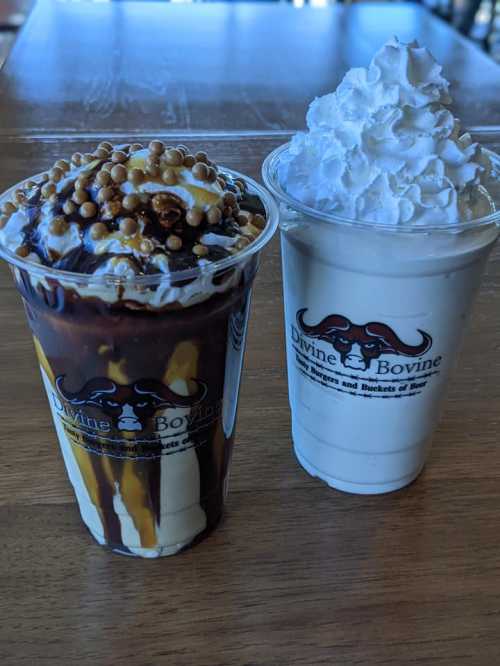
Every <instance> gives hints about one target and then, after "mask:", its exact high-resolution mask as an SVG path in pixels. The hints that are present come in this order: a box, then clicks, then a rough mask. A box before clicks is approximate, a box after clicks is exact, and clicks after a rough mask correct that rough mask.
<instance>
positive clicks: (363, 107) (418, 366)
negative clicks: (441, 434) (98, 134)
mask: <svg viewBox="0 0 500 666" xmlns="http://www.w3.org/2000/svg"><path fill="white" fill-rule="evenodd" d="M449 88H450V86H449V83H448V82H447V81H446V79H445V78H444V76H443V73H442V68H441V67H440V65H439V64H438V63H437V62H436V61H435V60H434V58H433V56H432V55H431V54H430V53H429V51H428V50H427V49H425V48H423V47H421V46H419V45H418V44H417V43H416V42H413V43H410V44H404V43H401V42H399V41H398V40H397V39H393V40H390V41H389V42H388V43H387V44H385V45H384V46H383V47H382V48H381V50H380V51H379V52H378V53H376V54H375V56H374V57H373V59H372V61H371V63H370V64H369V65H368V67H366V68H365V67H362V68H355V69H351V70H350V71H349V72H347V73H346V75H345V76H344V79H343V80H342V82H341V83H340V85H339V86H338V88H337V90H336V91H335V92H332V93H330V94H328V95H325V96H323V97H320V98H318V99H316V100H314V101H313V102H312V104H311V105H310V107H309V111H308V113H307V130H306V131H304V132H299V133H298V134H297V135H295V136H294V137H293V139H292V140H291V142H290V143H289V144H287V145H286V146H283V147H281V148H279V149H278V150H277V151H275V153H274V154H272V155H271V156H269V158H268V159H267V160H266V163H265V165H264V172H263V173H264V179H265V181H266V184H268V186H269V187H270V189H271V190H272V191H273V192H274V193H275V195H276V196H277V198H278V199H279V200H280V201H281V203H282V210H281V221H280V226H281V230H282V257H283V276H284V294H285V319H286V337H287V362H288V381H289V394H290V405H291V410H292V433H293V440H294V446H295V451H296V453H297V456H298V458H299V461H300V462H301V464H302V465H303V467H304V468H305V469H306V470H307V471H309V472H310V473H311V474H313V475H315V476H318V477H320V478H322V479H324V480H325V481H327V483H329V484H330V485H331V486H333V487H335V488H339V489H341V490H346V491H350V492H355V493H380V492H387V491H390V490H395V489H397V488H401V487H402V486H404V485H406V484H408V483H410V482H411V481H412V480H413V479H414V478H415V477H416V476H417V475H418V473H419V472H420V470H421V469H422V467H423V465H424V462H425V460H426V454H427V451H428V449H429V446H430V441H431V437H432V433H433V431H434V428H435V426H436V422H437V418H438V415H439V410H440V406H441V404H442V397H443V395H444V390H445V386H446V380H447V377H448V375H449V371H450V369H451V367H452V365H453V362H454V358H455V356H456V352H457V349H458V346H459V343H460V340H461V337H462V334H463V332H464V329H465V323H466V321H467V318H468V315H469V312H470V308H471V304H472V302H473V299H474V296H475V294H476V292H477V289H478V287H479V282H480V279H481V275H482V273H483V270H484V266H485V263H486V260H487V257H488V254H489V252H490V251H491V248H492V246H493V244H494V242H495V241H496V239H497V236H498V223H499V221H500V216H499V214H498V213H496V212H495V196H496V195H495V184H494V183H495V178H496V182H497V185H496V187H497V189H498V165H499V160H498V157H495V156H494V155H492V154H491V153H489V152H488V151H487V150H485V149H483V148H482V147H481V145H479V144H478V143H477V142H475V141H473V140H472V137H471V136H470V135H469V134H468V133H467V132H466V131H464V130H463V129H462V128H461V126H460V122H459V121H458V120H457V119H456V118H455V117H454V116H453V113H452V111H451V107H450V103H451V98H450V95H449ZM494 162H496V164H494ZM495 170H496V172H497V173H496V175H495ZM496 203H498V200H497V202H496Z"/></svg>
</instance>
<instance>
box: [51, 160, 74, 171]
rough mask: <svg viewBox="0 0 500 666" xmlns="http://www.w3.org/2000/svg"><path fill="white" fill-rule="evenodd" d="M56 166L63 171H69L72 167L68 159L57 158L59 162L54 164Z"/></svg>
mask: <svg viewBox="0 0 500 666" xmlns="http://www.w3.org/2000/svg"><path fill="white" fill-rule="evenodd" d="M54 166H55V167H57V168H58V169H61V171H64V172H66V171H69V170H70V169H71V165H70V163H69V162H67V161H66V160H57V162H56V163H55V164H54Z"/></svg>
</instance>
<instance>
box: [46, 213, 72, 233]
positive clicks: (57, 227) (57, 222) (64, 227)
mask: <svg viewBox="0 0 500 666" xmlns="http://www.w3.org/2000/svg"><path fill="white" fill-rule="evenodd" d="M68 228H69V226H68V223H67V222H66V220H65V219H64V217H62V215H60V216H59V217H55V218H54V219H53V220H52V221H51V223H50V224H49V232H50V233H51V234H54V236H63V235H64V234H65V233H66V232H67V231H68Z"/></svg>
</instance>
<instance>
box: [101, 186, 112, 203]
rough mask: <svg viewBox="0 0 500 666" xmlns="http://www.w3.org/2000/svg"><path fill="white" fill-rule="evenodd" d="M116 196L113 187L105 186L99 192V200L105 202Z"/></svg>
mask: <svg viewBox="0 0 500 666" xmlns="http://www.w3.org/2000/svg"><path fill="white" fill-rule="evenodd" d="M114 196H115V191H114V190H113V188H112V187H103V188H102V189H100V190H99V192H98V193H97V202H98V203H104V202H105V201H111V199H112V198H113V197H114Z"/></svg>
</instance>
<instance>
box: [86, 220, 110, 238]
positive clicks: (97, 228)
mask: <svg viewBox="0 0 500 666" xmlns="http://www.w3.org/2000/svg"><path fill="white" fill-rule="evenodd" d="M89 233H90V237H91V238H92V240H99V239H100V238H104V236H106V235H107V233H108V229H107V227H106V225H105V224H103V223H102V222H96V223H95V224H93V225H92V226H91V227H90V230H89Z"/></svg>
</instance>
